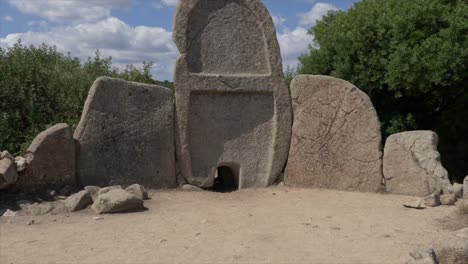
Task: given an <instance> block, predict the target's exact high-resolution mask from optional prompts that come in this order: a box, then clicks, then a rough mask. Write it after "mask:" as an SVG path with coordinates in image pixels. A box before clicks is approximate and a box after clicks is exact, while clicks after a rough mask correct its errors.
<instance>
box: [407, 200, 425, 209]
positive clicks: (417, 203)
mask: <svg viewBox="0 0 468 264" xmlns="http://www.w3.org/2000/svg"><path fill="white" fill-rule="evenodd" d="M403 206H404V207H406V208H412V209H425V208H426V205H425V204H424V199H421V198H413V199H412V200H410V201H408V202H405V203H404V204H403Z"/></svg>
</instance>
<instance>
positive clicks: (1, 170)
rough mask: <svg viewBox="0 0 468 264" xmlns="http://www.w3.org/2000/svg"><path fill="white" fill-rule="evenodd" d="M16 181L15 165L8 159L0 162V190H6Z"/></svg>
mask: <svg viewBox="0 0 468 264" xmlns="http://www.w3.org/2000/svg"><path fill="white" fill-rule="evenodd" d="M17 180H18V173H17V172H16V165H15V163H14V161H11V160H10V159H8V158H6V159H2V160H0V190H4V189H7V188H8V187H9V186H11V185H12V184H13V183H15V182H16V181H17Z"/></svg>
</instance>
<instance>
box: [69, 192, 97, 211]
mask: <svg viewBox="0 0 468 264" xmlns="http://www.w3.org/2000/svg"><path fill="white" fill-rule="evenodd" d="M92 203H93V199H91V195H90V194H89V192H88V191H86V190H84V191H81V192H79V193H75V194H74V195H72V196H70V197H68V199H66V200H65V206H66V207H67V208H68V211H70V212H75V211H78V210H81V209H84V208H86V206H88V205H90V204H92Z"/></svg>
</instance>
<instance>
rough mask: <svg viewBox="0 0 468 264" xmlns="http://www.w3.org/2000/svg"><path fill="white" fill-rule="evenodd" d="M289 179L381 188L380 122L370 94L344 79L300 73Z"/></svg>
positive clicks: (354, 188)
mask: <svg viewBox="0 0 468 264" xmlns="http://www.w3.org/2000/svg"><path fill="white" fill-rule="evenodd" d="M291 92H292V97H293V109H294V125H293V131H292V140H291V149H290V151H289V160H288V168H287V171H288V174H287V177H286V179H285V183H286V184H288V185H293V186H299V187H317V188H330V189H338V190H350V191H378V190H380V189H381V188H382V178H383V176H382V151H381V145H380V144H381V135H380V122H379V118H378V116H377V113H376V111H375V109H374V107H373V106H372V102H371V101H370V99H369V97H368V96H367V95H366V94H365V93H363V92H362V91H360V90H359V89H358V88H356V87H355V86H354V85H352V84H351V83H349V82H346V81H344V80H340V79H336V78H332V77H328V76H313V75H299V76H296V77H295V78H294V80H293V81H292V83H291Z"/></svg>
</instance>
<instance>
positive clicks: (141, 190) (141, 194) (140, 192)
mask: <svg viewBox="0 0 468 264" xmlns="http://www.w3.org/2000/svg"><path fill="white" fill-rule="evenodd" d="M125 190H126V191H127V192H129V193H131V194H133V195H135V196H136V197H138V198H140V199H142V200H148V192H147V191H146V189H145V187H144V186H142V185H140V184H133V185H130V186H128V187H127V188H125Z"/></svg>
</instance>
